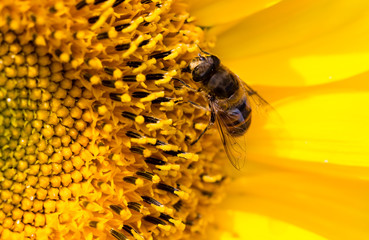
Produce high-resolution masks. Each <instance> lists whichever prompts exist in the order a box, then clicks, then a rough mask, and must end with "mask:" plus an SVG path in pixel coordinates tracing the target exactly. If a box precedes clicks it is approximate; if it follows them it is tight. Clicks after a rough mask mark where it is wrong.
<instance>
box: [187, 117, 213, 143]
mask: <svg viewBox="0 0 369 240" xmlns="http://www.w3.org/2000/svg"><path fill="white" fill-rule="evenodd" d="M214 122H215V112H214V111H213V110H212V111H211V116H210V120H209V124H208V125H207V126H206V128H205V129H204V131H202V133H200V135H199V136H198V137H197V139H196V140H195V141H193V142H192V143H191V146H192V145H194V144H195V143H197V142H198V141H199V140H200V138H201V137H202V135H204V134H205V132H206V131H207V130H208V129H209V127H211V126H212V125H213V124H214Z"/></svg>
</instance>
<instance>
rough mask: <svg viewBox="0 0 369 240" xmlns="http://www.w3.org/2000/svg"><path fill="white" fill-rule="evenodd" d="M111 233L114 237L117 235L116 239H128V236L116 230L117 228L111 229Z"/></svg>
mask: <svg viewBox="0 0 369 240" xmlns="http://www.w3.org/2000/svg"><path fill="white" fill-rule="evenodd" d="M110 234H111V235H112V236H113V237H115V238H116V239H118V240H126V239H128V238H127V237H126V236H124V234H123V233H121V232H118V231H116V230H114V229H110Z"/></svg>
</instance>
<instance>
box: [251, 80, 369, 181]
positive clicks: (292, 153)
mask: <svg viewBox="0 0 369 240" xmlns="http://www.w3.org/2000/svg"><path fill="white" fill-rule="evenodd" d="M367 75H368V74H365V75H363V76H361V78H352V79H348V80H347V81H341V82H337V83H331V84H327V85H322V86H317V87H313V88H292V89H293V90H291V91H290V90H289V89H288V88H278V89H276V90H275V93H274V97H278V95H279V96H281V95H283V94H285V99H283V100H280V101H279V103H276V104H275V108H276V114H278V115H279V116H280V117H281V119H282V120H281V122H277V121H270V122H269V123H267V124H266V125H263V124H264V123H265V122H264V123H263V118H255V120H254V125H253V127H252V128H251V130H250V132H249V133H248V135H247V136H248V138H249V141H248V142H249V144H248V153H249V155H250V157H252V158H253V159H256V161H260V162H263V163H267V164H271V165H278V166H284V167H289V168H295V169H296V168H297V169H304V170H309V171H312V172H321V173H326V174H328V175H337V176H342V177H343V176H345V177H350V178H357V179H360V178H365V179H368V176H369V160H368V155H369V140H368V139H369V138H368V137H367V136H369V127H368V124H367V122H368V121H367V119H368V118H369V113H368V111H367V103H368V99H369V84H366V83H365V82H366V80H365V79H366V77H367ZM355 87H356V88H361V90H362V91H363V92H357V91H355V92H351V91H350V92H348V89H351V90H353V89H355ZM264 120H265V119H264ZM266 149H268V151H265V150H266ZM276 159H277V160H276ZM273 161H276V162H273ZM306 162H309V163H311V162H312V163H313V164H307V163H306ZM327 170H328V171H327Z"/></svg>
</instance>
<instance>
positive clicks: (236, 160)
mask: <svg viewBox="0 0 369 240" xmlns="http://www.w3.org/2000/svg"><path fill="white" fill-rule="evenodd" d="M211 105H212V106H211V107H212V108H213V110H215V111H216V112H217V110H216V106H214V104H213V103H212V104H211ZM218 112H219V111H218ZM226 118H227V115H226V114H217V115H216V125H217V127H218V131H219V134H220V138H221V140H222V143H223V146H224V149H225V151H226V153H227V156H228V159H229V160H230V162H231V163H232V165H233V166H234V167H235V168H236V169H237V170H240V169H241V168H242V167H243V166H244V165H245V161H246V140H245V135H242V136H239V137H234V136H232V135H231V134H230V131H231V130H230V129H228V127H227V125H226V122H227V120H226ZM234 130H235V129H233V131H234Z"/></svg>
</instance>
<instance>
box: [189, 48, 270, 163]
mask: <svg viewBox="0 0 369 240" xmlns="http://www.w3.org/2000/svg"><path fill="white" fill-rule="evenodd" d="M201 52H202V54H201V53H199V55H198V57H195V58H194V59H193V60H192V61H191V62H190V63H189V65H188V66H187V67H186V69H185V71H187V72H190V73H191V74H192V80H193V81H194V82H197V83H199V84H200V86H201V87H200V89H199V90H198V91H199V92H202V93H204V94H205V95H206V96H207V98H208V100H209V101H208V102H209V108H210V111H211V116H210V120H209V124H208V125H207V127H206V128H205V129H204V131H203V132H202V133H201V134H200V135H199V136H198V138H197V139H196V140H195V141H193V142H192V143H191V145H193V144H195V143H196V142H197V141H198V140H199V139H200V138H201V136H202V135H203V134H204V133H205V132H206V131H207V130H208V129H209V127H210V126H212V125H213V124H214V123H216V125H217V127H218V131H219V134H220V137H221V140H222V143H223V146H224V149H225V151H226V153H227V156H228V158H229V160H230V162H231V163H232V165H233V166H234V167H235V168H236V169H238V170H239V169H241V168H242V166H243V165H244V163H245V159H246V146H245V141H244V135H245V133H246V132H247V130H248V129H249V127H250V124H251V115H252V108H251V105H250V100H249V97H251V96H253V98H255V99H253V100H255V101H256V102H257V103H258V104H262V105H269V104H268V103H267V102H266V100H264V99H263V98H262V97H261V96H260V95H259V94H257V92H255V91H254V90H253V89H252V88H251V87H250V86H249V85H247V84H246V83H245V82H244V81H242V80H241V79H240V78H239V77H238V76H237V75H236V74H234V73H233V72H231V71H230V70H229V69H228V68H226V67H225V66H224V65H223V64H221V62H220V59H219V58H218V57H216V56H215V55H212V54H210V53H207V52H204V51H203V50H201Z"/></svg>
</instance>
